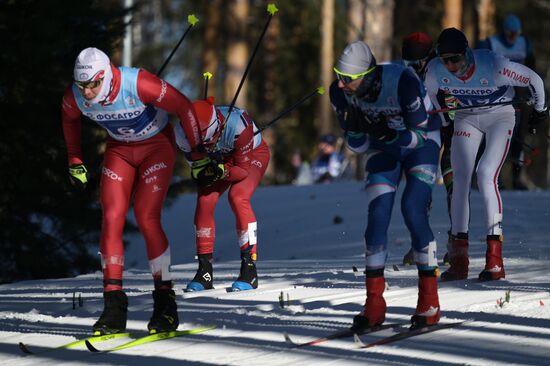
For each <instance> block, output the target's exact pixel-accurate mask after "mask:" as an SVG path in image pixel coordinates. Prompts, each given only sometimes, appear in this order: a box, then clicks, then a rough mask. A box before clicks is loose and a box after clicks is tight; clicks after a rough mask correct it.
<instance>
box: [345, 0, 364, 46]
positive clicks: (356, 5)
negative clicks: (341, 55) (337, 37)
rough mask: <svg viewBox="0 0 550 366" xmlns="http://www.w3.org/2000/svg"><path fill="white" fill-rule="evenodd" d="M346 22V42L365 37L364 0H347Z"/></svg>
mask: <svg viewBox="0 0 550 366" xmlns="http://www.w3.org/2000/svg"><path fill="white" fill-rule="evenodd" d="M347 3H348V10H347V24H348V36H347V40H348V42H354V41H357V40H361V39H364V38H365V33H364V26H365V1H364V0H348V1H347Z"/></svg>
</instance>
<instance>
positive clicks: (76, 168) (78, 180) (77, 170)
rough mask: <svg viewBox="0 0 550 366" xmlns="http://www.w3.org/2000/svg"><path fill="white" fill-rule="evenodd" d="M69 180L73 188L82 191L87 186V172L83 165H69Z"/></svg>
mask: <svg viewBox="0 0 550 366" xmlns="http://www.w3.org/2000/svg"><path fill="white" fill-rule="evenodd" d="M69 179H70V180H71V184H72V185H73V187H76V188H77V189H78V190H81V191H84V190H85V189H86V186H87V184H88V170H87V169H86V167H85V166H84V164H71V165H69Z"/></svg>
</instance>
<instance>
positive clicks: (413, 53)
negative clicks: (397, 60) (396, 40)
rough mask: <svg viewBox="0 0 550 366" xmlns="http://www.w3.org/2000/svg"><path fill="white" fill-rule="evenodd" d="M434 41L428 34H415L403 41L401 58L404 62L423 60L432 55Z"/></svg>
mask: <svg viewBox="0 0 550 366" xmlns="http://www.w3.org/2000/svg"><path fill="white" fill-rule="evenodd" d="M432 46H433V41H432V39H431V38H430V36H429V35H428V34H427V33H424V32H414V33H411V34H409V35H407V36H406V37H405V38H404V39H403V45H402V46H401V56H402V58H403V60H411V61H412V60H422V59H425V58H426V57H428V56H429V55H430V52H431V50H432Z"/></svg>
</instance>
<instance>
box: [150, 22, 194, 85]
mask: <svg viewBox="0 0 550 366" xmlns="http://www.w3.org/2000/svg"><path fill="white" fill-rule="evenodd" d="M198 21H199V19H198V18H197V17H196V16H195V15H194V14H190V15H188V16H187V22H188V23H189V27H187V29H186V30H185V32H184V33H183V36H181V38H180V40H179V42H178V43H177V44H176V47H174V49H173V50H172V52H171V53H170V55H169V56H168V58H167V59H166V61H164V64H162V66H161V67H160V69H159V71H157V76H160V75H161V74H162V72H163V71H164V68H165V67H166V66H167V65H168V63H169V62H170V60H171V59H172V56H174V53H176V50H177V49H178V47H179V46H180V44H181V42H183V40H184V39H185V36H187V33H189V30H190V29H191V28H193V26H194V25H195V24H197V23H198Z"/></svg>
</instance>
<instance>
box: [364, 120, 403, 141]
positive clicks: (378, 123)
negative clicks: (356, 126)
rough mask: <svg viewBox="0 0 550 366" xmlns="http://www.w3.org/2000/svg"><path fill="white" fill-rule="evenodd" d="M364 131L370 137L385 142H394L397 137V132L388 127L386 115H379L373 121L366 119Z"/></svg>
mask: <svg viewBox="0 0 550 366" xmlns="http://www.w3.org/2000/svg"><path fill="white" fill-rule="evenodd" d="M363 130H364V131H365V132H366V133H367V134H368V135H369V136H371V137H373V138H375V139H377V140H381V141H384V142H387V141H392V140H393V139H395V137H396V136H397V131H396V130H394V129H393V128H390V127H389V126H388V121H387V119H386V117H385V116H384V115H379V116H378V117H377V118H373V119H366V124H365V126H364V129H363Z"/></svg>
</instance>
